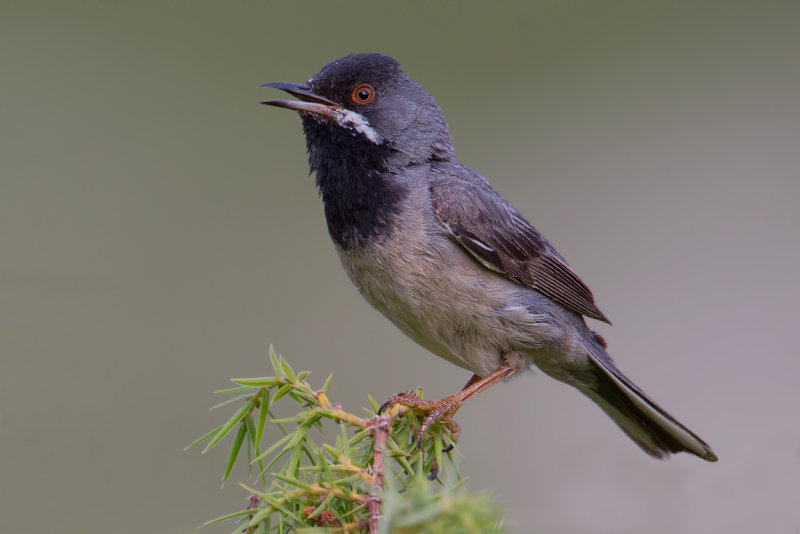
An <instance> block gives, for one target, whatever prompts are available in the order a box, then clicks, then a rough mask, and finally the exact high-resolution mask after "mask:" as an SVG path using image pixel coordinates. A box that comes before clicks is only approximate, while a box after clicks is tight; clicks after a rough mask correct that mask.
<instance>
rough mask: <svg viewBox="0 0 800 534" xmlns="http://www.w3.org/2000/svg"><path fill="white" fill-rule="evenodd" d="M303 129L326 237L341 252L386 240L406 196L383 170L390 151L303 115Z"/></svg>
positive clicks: (381, 145) (383, 145)
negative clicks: (323, 213)
mask: <svg viewBox="0 0 800 534" xmlns="http://www.w3.org/2000/svg"><path fill="white" fill-rule="evenodd" d="M303 131H304V132H305V135H306V144H307V147H308V162H309V165H310V167H311V171H312V172H314V173H316V183H317V187H318V188H319V192H320V195H321V196H322V202H323V204H324V205H325V219H326V220H327V222H328V232H329V233H330V236H331V239H333V241H334V242H335V243H336V244H337V245H338V246H339V247H341V248H343V249H346V250H347V249H352V248H356V247H364V246H366V245H369V244H371V243H379V242H381V241H382V240H383V239H385V238H386V237H387V236H389V235H390V233H391V231H392V222H393V218H394V216H396V215H397V213H398V211H399V209H400V203H401V201H402V200H403V199H404V198H405V196H406V194H407V192H406V190H405V188H404V187H403V186H402V185H401V184H399V183H397V182H395V181H392V180H391V176H392V173H391V172H390V170H389V169H388V168H387V163H388V162H389V161H391V156H392V153H393V150H392V148H391V147H389V146H388V145H387V144H384V143H382V144H377V145H376V144H372V143H369V142H368V141H366V140H363V139H360V138H357V137H356V136H355V134H352V133H350V132H348V131H347V130H344V129H343V128H341V127H337V126H333V125H331V124H329V123H327V122H325V121H319V120H316V119H315V118H313V117H303Z"/></svg>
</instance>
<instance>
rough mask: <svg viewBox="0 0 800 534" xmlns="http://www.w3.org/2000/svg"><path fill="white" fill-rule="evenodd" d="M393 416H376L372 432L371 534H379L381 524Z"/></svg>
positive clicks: (369, 511) (368, 508)
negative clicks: (387, 449)
mask: <svg viewBox="0 0 800 534" xmlns="http://www.w3.org/2000/svg"><path fill="white" fill-rule="evenodd" d="M393 417H394V416H393V415H392V414H389V415H376V416H375V418H374V419H373V420H372V425H371V428H370V432H371V434H372V440H373V446H372V475H373V476H374V477H375V485H374V486H373V488H372V495H371V496H370V498H369V501H367V524H368V526H369V533H370V534H377V532H378V529H379V527H380V523H381V517H382V516H381V493H382V492H383V452H384V450H385V449H386V442H387V441H388V439H389V432H390V430H391V428H392V418H393Z"/></svg>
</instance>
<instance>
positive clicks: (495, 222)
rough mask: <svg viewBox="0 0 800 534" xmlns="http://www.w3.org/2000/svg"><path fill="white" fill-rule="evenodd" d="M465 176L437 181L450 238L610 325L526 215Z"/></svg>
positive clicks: (438, 211)
mask: <svg viewBox="0 0 800 534" xmlns="http://www.w3.org/2000/svg"><path fill="white" fill-rule="evenodd" d="M465 178H466V179H465ZM465 178H459V177H458V176H451V175H445V176H441V175H440V176H439V177H438V178H437V179H435V180H434V181H433V182H432V183H431V196H432V199H433V209H434V214H435V215H436V218H437V220H438V221H439V223H440V224H441V225H442V227H443V228H444V229H445V230H446V231H447V232H448V233H449V234H450V236H451V237H452V238H453V239H454V240H455V241H456V242H457V243H459V244H460V245H461V246H462V247H464V249H465V250H467V252H469V253H470V254H471V255H472V256H473V257H475V259H476V260H478V261H479V262H480V263H481V264H482V265H483V266H484V267H486V268H488V269H491V270H493V271H495V272H497V273H500V274H502V275H504V276H506V277H507V278H509V279H511V280H513V281H515V282H517V283H518V284H520V285H523V286H526V287H529V288H531V289H535V290H536V291H539V292H540V293H542V294H543V295H545V296H547V297H548V298H550V299H552V300H554V301H555V302H557V303H558V304H560V305H562V306H564V307H565V308H567V309H569V310H570V311H572V312H574V313H577V314H580V315H585V316H587V317H592V318H594V319H599V320H600V321H605V322H607V323H610V321H609V320H608V319H607V318H606V316H605V315H604V314H603V312H601V311H600V309H599V308H598V307H597V305H596V304H595V303H594V296H593V295H592V292H591V291H590V290H589V288H588V287H587V286H586V284H584V283H583V282H582V281H581V279H580V278H579V277H578V275H577V274H575V272H574V271H573V270H572V269H571V268H570V267H569V265H568V264H567V262H566V261H564V258H562V257H561V256H560V255H559V254H558V252H556V251H555V249H554V248H553V247H552V246H551V245H550V243H548V242H547V240H545V238H544V237H542V235H541V234H540V233H539V232H538V231H536V229H535V228H534V227H533V226H532V225H531V224H530V223H529V222H528V221H527V220H526V219H525V217H523V215H522V214H521V213H520V212H519V211H517V209H516V208H514V206H512V205H511V204H510V203H509V202H508V201H506V200H505V199H504V198H503V197H501V196H500V194H499V193H497V192H496V191H495V190H494V189H492V188H491V186H489V184H488V182H486V181H485V179H483V177H480V178H482V180H478V179H477V177H472V176H470V177H465Z"/></svg>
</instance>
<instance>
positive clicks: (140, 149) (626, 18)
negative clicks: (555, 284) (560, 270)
mask: <svg viewBox="0 0 800 534" xmlns="http://www.w3.org/2000/svg"><path fill="white" fill-rule="evenodd" d="M0 11H1V12H2V16H1V17H0V66H1V67H2V70H0V166H1V167H0V531H2V532H3V533H5V532H9V533H10V532H17V533H38V532H60V533H64V534H84V533H85V534H100V533H103V534H109V533H121V534H126V533H142V532H148V533H183V532H194V527H195V526H196V525H198V524H200V523H202V522H203V521H205V520H207V519H209V518H211V517H215V516H217V515H221V514H223V513H225V512H228V511H232V510H234V509H237V508H239V507H242V506H243V505H244V504H245V498H246V494H245V492H244V491H243V490H241V489H240V488H239V487H237V486H236V484H229V485H228V486H226V487H225V488H223V489H220V475H221V471H222V466H223V464H224V457H225V451H224V450H223V449H220V450H215V451H213V452H212V453H209V454H207V455H205V456H201V455H200V453H199V451H198V450H192V451H190V452H188V453H185V452H183V451H182V448H183V446H184V445H186V444H187V443H188V442H190V441H191V440H192V439H194V438H195V437H197V436H198V435H200V434H202V433H203V432H205V431H206V430H208V429H210V428H212V426H214V425H215V424H217V423H218V422H220V421H221V418H223V417H225V414H223V413H216V412H214V413H212V414H209V413H208V412H207V411H206V408H207V407H208V406H210V405H211V404H213V403H215V402H217V401H218V399H217V398H214V396H212V395H211V393H210V392H211V391H212V390H214V389H216V388H219V387H225V386H226V384H227V378H228V377H232V376H258V375H263V374H267V373H268V367H267V360H266V357H265V354H266V351H267V347H268V346H269V344H270V343H274V344H275V346H276V347H277V349H278V350H280V351H281V352H283V353H284V354H285V355H287V356H288V357H289V358H290V361H292V362H293V363H294V364H295V366H296V367H298V368H301V369H310V370H312V371H313V374H312V377H311V380H312V382H313V381H314V380H316V383H317V384H321V383H322V381H323V380H324V378H325V377H326V376H327V374H328V373H330V372H331V371H334V372H335V381H334V387H333V390H332V397H333V399H334V400H335V401H336V402H340V403H342V404H344V405H345V406H346V407H350V408H353V409H357V408H358V406H361V405H364V404H365V399H366V396H367V394H372V395H373V396H374V397H375V398H376V399H383V398H385V397H387V396H388V395H389V394H391V393H395V392H397V391H400V390H404V389H408V388H411V387H414V386H423V387H424V388H425V391H426V395H427V396H428V397H429V398H433V397H440V396H444V395H447V394H450V393H453V392H454V391H456V390H457V389H458V388H459V387H460V386H461V385H462V384H463V383H464V382H465V381H466V379H467V378H468V373H466V372H465V371H463V370H460V369H457V368H455V367H453V366H451V365H450V364H447V363H446V362H444V361H440V360H438V359H437V358H435V357H433V356H431V355H430V354H428V353H426V352H425V351H424V350H423V349H421V348H419V347H417V346H416V345H414V344H413V343H412V342H411V341H409V340H408V339H406V338H405V337H404V336H403V335H402V334H401V333H399V332H398V331H397V330H396V329H395V328H394V327H393V326H392V325H391V324H389V322H388V321H386V320H385V319H383V318H382V317H381V316H380V315H379V314H377V313H376V312H374V311H373V310H371V309H370V308H369V306H368V305H367V304H365V303H364V302H362V300H361V298H360V297H359V295H358V294H357V292H356V291H355V290H354V289H353V288H352V287H351V286H350V284H349V282H348V281H347V279H346V277H345V275H344V273H343V272H342V270H341V268H340V266H339V261H338V259H337V257H336V254H335V252H334V251H333V247H332V246H331V244H330V242H329V240H328V236H327V232H326V229H325V224H324V220H323V215H322V209H321V205H320V201H319V199H318V198H317V193H316V191H315V189H314V186H313V179H312V178H311V177H309V176H308V175H307V172H308V171H307V164H306V158H305V144H304V140H303V137H302V133H301V130H300V125H299V121H298V120H297V117H296V116H295V115H294V114H292V113H288V112H286V111H282V110H277V109H271V108H266V107H264V106H261V105H259V103H258V102H259V101H260V100H265V99H268V98H275V97H276V96H278V93H276V92H272V91H268V90H266V89H260V88H259V85H260V84H261V83H264V82H268V81H304V80H306V79H308V78H309V77H310V76H311V75H313V74H314V73H316V72H317V70H318V69H319V68H320V67H321V66H322V65H323V64H324V63H326V62H328V61H330V60H332V59H335V58H337V57H339V56H342V55H344V54H347V53H351V52H359V51H380V52H383V53H387V54H390V55H393V56H395V57H396V58H397V59H398V60H400V61H401V63H402V64H403V65H404V67H405V70H406V71H407V72H408V74H409V75H410V76H411V77H413V78H414V79H416V80H417V81H419V82H420V83H421V84H422V85H423V87H425V88H426V89H427V90H428V91H429V92H431V93H432V94H434V96H436V97H437V99H438V102H439V104H440V105H441V107H442V108H443V110H444V112H445V114H446V115H447V117H448V120H449V123H450V127H451V133H452V137H453V140H454V143H455V146H456V151H457V154H458V156H459V157H460V158H461V160H462V161H463V162H465V163H466V164H468V165H470V166H473V167H475V168H476V169H478V170H479V171H481V172H482V173H483V174H485V175H486V176H488V177H489V179H490V180H491V181H492V182H493V184H494V185H495V187H496V188H497V189H498V190H499V191H500V192H501V193H503V194H504V195H505V196H506V197H507V198H509V199H512V200H513V202H514V203H515V204H516V206H517V207H518V208H520V209H521V210H522V211H523V213H525V214H526V215H527V216H528V217H529V218H530V219H531V220H532V221H533V223H534V224H535V225H536V226H537V227H538V228H539V230H541V231H542V232H543V233H544V234H545V235H546V236H547V237H548V238H549V239H550V240H551V241H552V242H553V243H554V244H555V245H556V247H557V248H558V249H559V251H560V252H561V253H562V254H563V255H564V256H565V257H566V258H567V259H568V260H569V261H570V263H571V264H572V265H573V267H574V268H575V269H576V270H577V271H578V272H579V273H580V275H581V276H582V278H583V279H584V280H585V281H586V282H587V283H588V284H589V285H590V286H591V287H592V288H593V290H594V292H595V296H596V297H597V300H598V302H599V304H600V306H601V308H602V309H603V310H604V311H605V312H606V313H607V314H608V315H609V317H611V319H612V320H613V321H614V325H615V326H614V327H613V328H611V327H607V326H605V325H599V326H598V329H599V330H600V331H601V332H602V333H603V335H605V336H606V338H607V339H608V341H609V344H610V347H611V352H612V354H613V355H614V356H615V358H616V360H617V362H618V363H619V364H620V366H621V367H622V369H624V370H625V372H626V373H627V374H628V375H630V376H631V377H632V378H634V379H635V380H636V381H637V382H638V383H639V384H640V385H641V386H642V387H643V388H644V389H646V390H647V391H648V392H649V393H650V394H652V395H653V396H654V397H655V398H656V399H657V400H658V401H659V402H661V403H663V405H664V406H665V407H666V408H667V409H668V410H670V411H672V412H673V413H674V414H675V415H676V416H677V417H678V418H679V419H681V420H682V421H684V422H685V423H686V424H687V425H688V426H690V427H691V428H693V429H695V430H696V431H697V432H698V433H699V434H700V435H701V436H702V437H703V438H705V439H706V440H708V441H709V443H711V444H712V446H713V447H714V449H715V450H716V452H717V453H718V454H719V457H720V461H719V463H718V464H716V465H711V464H707V463H704V462H701V461H700V460H697V459H696V458H691V457H687V456H681V457H676V458H673V459H671V460H670V461H667V462H658V461H654V460H652V459H650V458H648V457H647V456H645V455H644V454H642V453H641V452H640V451H639V450H638V449H637V448H636V447H635V446H634V445H633V444H632V443H631V442H629V440H628V439H627V438H626V437H625V436H624V435H623V434H622V433H621V432H620V431H619V430H618V429H617V428H616V427H615V426H614V425H613V424H612V423H611V422H610V421H609V420H608V419H607V418H606V417H605V416H604V415H603V414H602V413H601V412H600V411H599V410H598V409H597V408H596V407H595V406H594V405H592V404H591V403H590V402H589V401H588V400H586V399H585V398H583V397H582V396H580V395H579V394H578V393H576V392H575V391H574V390H571V389H569V388H567V387H565V386H562V385H560V384H557V383H555V382H554V381H553V380H551V379H549V378H547V377H545V376H543V375H542V374H541V373H534V374H528V375H526V376H523V377H520V378H518V379H516V380H514V381H512V382H511V383H509V384H506V385H505V386H503V387H498V388H495V389H493V390H491V391H489V392H488V393H486V394H485V395H483V396H482V397H479V398H478V399H476V400H475V401H472V402H471V403H469V404H468V405H467V406H465V407H464V409H463V410H462V411H461V412H460V413H459V416H458V421H459V422H460V423H461V425H462V427H463V434H462V438H461V451H462V453H463V459H462V465H463V471H464V472H465V473H467V474H469V475H471V477H470V480H469V482H468V485H469V487H470V488H471V489H473V490H489V491H492V492H493V493H494V494H495V495H496V498H497V500H498V501H499V502H501V503H504V504H505V505H507V507H508V524H509V525H510V527H511V529H512V531H513V532H515V533H517V534H523V533H531V532H536V533H545V532H546V533H557V534H565V533H570V534H571V533H639V532H648V533H650V534H660V533H663V534H668V533H669V534H674V533H689V532H726V533H734V532H736V533H738V532H741V533H751V532H797V531H798V529H800V508H798V506H797V505H798V502H800V417H798V408H800V387H799V386H800V380H799V379H798V377H799V376H800V357H798V348H797V347H798V344H797V332H798V300H800V283H798V275H797V273H798V265H799V264H800V237H799V235H800V232H799V231H798V230H799V229H800V209H799V208H798V203H799V201H800V97H799V96H798V95H800V32H798V21H800V3H798V2H788V1H787V2H770V1H765V2H746V3H743V2H638V1H629V2H619V1H614V2H597V1H584V2H575V1H547V2H541V1H535V2H527V3H523V2H518V3H510V2H509V3H507V2H485V3H473V4H470V3H463V2H455V1H447V2H421V1H415V2H404V3H392V4H390V3H381V2H373V3H367V4H365V3H363V2H349V3H344V2H314V1H305V2H281V3H278V2H253V1H247V2H245V1H242V2H188V1H183V2H153V1H140V2H127V3H123V2H89V1H82V2H35V1H31V2H28V1H14V0H3V2H2V6H1V7H0ZM230 528H231V526H230V525H223V526H216V527H211V528H208V529H205V530H203V532H206V531H207V532H229V530H230Z"/></svg>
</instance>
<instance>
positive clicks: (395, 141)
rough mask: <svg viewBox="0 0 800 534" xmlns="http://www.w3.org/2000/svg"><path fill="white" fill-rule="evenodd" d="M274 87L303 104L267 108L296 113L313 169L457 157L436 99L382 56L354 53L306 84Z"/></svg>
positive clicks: (386, 166)
mask: <svg viewBox="0 0 800 534" xmlns="http://www.w3.org/2000/svg"><path fill="white" fill-rule="evenodd" d="M263 87H270V88H274V89H280V90H282V91H286V92H287V93H289V94H291V95H292V96H294V97H296V98H297V99H298V100H269V101H266V102H263V103H264V104H267V105H270V106H278V107H282V108H287V109H291V110H295V111H298V112H299V113H300V117H301V119H302V121H303V130H304V132H305V135H306V142H307V145H308V152H309V161H310V164H311V168H312V170H319V169H321V168H324V167H325V166H326V165H327V164H330V162H332V161H339V162H341V163H342V165H344V166H348V167H349V166H359V167H363V166H367V167H373V168H384V169H390V170H391V169H392V168H396V167H402V166H406V165H410V164H414V163H420V162H424V161H434V160H445V159H449V158H450V157H451V156H452V155H453V148H452V145H451V143H450V135H449V133H448V129H447V123H446V121H445V119H444V116H443V115H442V112H441V110H440V109H439V106H438V105H437V104H436V101H435V100H434V99H433V97H432V96H431V95H429V94H428V93H426V92H425V91H424V90H423V89H422V88H421V87H420V86H419V85H418V84H417V83H416V82H414V81H413V80H411V79H410V78H409V77H408V76H406V74H405V73H404V72H403V70H402V68H401V67H400V64H399V63H398V62H397V61H395V60H394V59H392V58H390V57H388V56H384V55H381V54H375V53H370V54H353V55H349V56H345V57H343V58H341V59H337V60H336V61H332V62H331V63H328V64H327V65H325V66H324V67H323V68H322V70H320V71H319V73H317V74H316V75H314V77H313V78H311V79H310V80H309V81H308V82H306V83H304V84H296V83H286V82H276V83H267V84H264V86H263Z"/></svg>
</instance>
